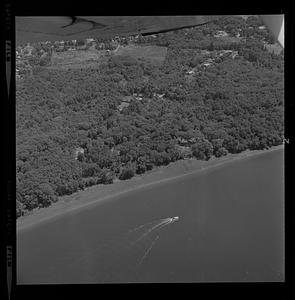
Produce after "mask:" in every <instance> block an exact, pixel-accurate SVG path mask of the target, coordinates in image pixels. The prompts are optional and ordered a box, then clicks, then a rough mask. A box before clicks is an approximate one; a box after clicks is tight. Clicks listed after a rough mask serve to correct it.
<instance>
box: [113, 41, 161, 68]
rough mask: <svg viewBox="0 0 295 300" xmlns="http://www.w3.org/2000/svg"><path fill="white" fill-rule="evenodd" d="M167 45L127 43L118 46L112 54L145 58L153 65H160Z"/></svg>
mask: <svg viewBox="0 0 295 300" xmlns="http://www.w3.org/2000/svg"><path fill="white" fill-rule="evenodd" d="M166 54H167V47H160V46H137V45H128V46H124V47H120V48H119V49H118V51H116V52H115V53H114V55H121V56H131V57H133V58H136V59H147V60H150V61H151V62H152V63H153V64H155V65H161V64H162V63H163V61H164V60H165V57H166Z"/></svg>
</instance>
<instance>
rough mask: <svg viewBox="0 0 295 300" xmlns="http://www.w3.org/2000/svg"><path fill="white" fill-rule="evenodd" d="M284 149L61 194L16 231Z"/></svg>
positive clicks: (188, 163) (190, 162)
mask: <svg viewBox="0 0 295 300" xmlns="http://www.w3.org/2000/svg"><path fill="white" fill-rule="evenodd" d="M281 149H284V146H283V145H279V146H275V147H272V148H270V149H268V150H253V151H250V150H246V151H244V152H241V153H239V154H229V155H227V156H224V157H221V158H212V159H210V160H209V161H198V160H195V159H186V160H180V161H177V162H174V163H171V164H169V165H168V166H164V167H159V168H156V169H154V170H152V171H150V172H148V173H145V174H143V175H139V176H136V177H133V178H132V179H130V180H127V181H115V182H114V183H113V184H111V185H95V186H92V187H90V188H88V189H85V190H84V191H78V192H76V193H74V194H72V195H69V196H64V197H61V198H60V200H59V201H58V202H56V203H54V204H52V205H51V206H50V207H47V208H41V209H37V210H33V211H32V212H31V213H29V214H28V215H25V216H22V217H20V218H18V219H17V231H22V230H25V229H28V228H31V227H34V226H35V225H38V224H40V223H44V222H47V221H52V220H53V219H56V218H59V217H62V216H64V215H66V214H71V213H73V212H78V211H79V210H82V209H84V208H89V206H92V205H97V204H100V203H103V202H105V201H110V200H112V199H116V198H118V197H120V196H122V195H124V194H127V193H130V192H135V191H138V190H141V189H144V188H151V187H153V186H154V185H157V184H164V183H166V182H170V181H173V180H177V179H179V178H182V177H185V176H188V175H191V174H197V173H202V172H205V171H208V170H212V169H215V168H217V167H221V166H223V165H225V164H226V165H227V164H229V163H231V162H234V161H237V160H241V159H246V158H249V157H253V156H257V155H261V154H264V153H269V152H271V151H276V150H281Z"/></svg>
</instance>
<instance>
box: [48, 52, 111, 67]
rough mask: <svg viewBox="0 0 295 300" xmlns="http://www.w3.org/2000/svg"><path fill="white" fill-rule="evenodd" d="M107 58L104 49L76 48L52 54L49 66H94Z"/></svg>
mask: <svg viewBox="0 0 295 300" xmlns="http://www.w3.org/2000/svg"><path fill="white" fill-rule="evenodd" d="M106 60H107V56H106V52H105V51H98V50H76V51H65V52H56V53H53V54H52V58H51V67H50V68H62V69H80V68H89V67H92V68H95V67H98V66H99V65H100V64H101V63H103V62H105V61H106Z"/></svg>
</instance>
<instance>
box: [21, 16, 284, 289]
mask: <svg viewBox="0 0 295 300" xmlns="http://www.w3.org/2000/svg"><path fill="white" fill-rule="evenodd" d="M15 28H16V32H15V36H16V49H15V51H16V53H15V57H16V62H15V67H16V70H15V76H16V78H15V80H16V81H15V82H16V99H15V109H16V113H15V114H16V125H15V126H16V215H17V220H16V222H17V236H16V246H17V257H16V258H17V278H16V279H17V284H18V285H31V284H117V283H121V284H126V283H129V284H130V283H208V282H209V283H212V282H213V283H215V282H218V283H219V282H284V281H285V254H284V253H285V237H284V236H285V232H284V222H285V220H284V219H285V216H284V145H285V143H286V142H287V141H286V139H285V137H284V130H285V128H284V15H214V16H213V15H212V16H76V17H66V16H64V17H63V16H47V17H44V16H43V17H41V16H35V17H24V16H23V17H16V24H15Z"/></svg>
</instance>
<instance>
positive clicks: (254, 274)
mask: <svg viewBox="0 0 295 300" xmlns="http://www.w3.org/2000/svg"><path fill="white" fill-rule="evenodd" d="M283 164H284V157H283V150H276V151H272V152H268V153H263V154H260V155H257V156H253V157H249V158H246V159H242V160H239V161H234V162H230V163H226V164H225V165H223V166H219V167H216V168H212V169H208V170H205V171H203V172H201V173H196V174H191V175H186V176H183V177H181V178H178V179H175V180H172V181H169V182H166V183H160V184H157V185H154V186H149V187H146V188H142V189H140V190H137V191H133V192H128V193H125V194H124V195H123V196H122V195H121V196H120V197H114V198H113V199H111V200H108V201H105V202H102V203H98V204H95V205H91V206H89V207H86V208H84V209H81V210H76V211H73V212H72V213H70V214H66V215H64V216H61V217H59V218H55V219H53V220H52V221H47V222H43V223H40V224H38V225H36V226H34V227H31V228H28V229H25V230H22V231H19V232H18V234H17V283H18V284H32V283H34V284H37V283H113V282H123V283H124V282H243V281H245V282H257V281H284V184H283V178H284V174H283V173H284V171H283ZM172 217H178V218H175V219H171V218H172Z"/></svg>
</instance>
